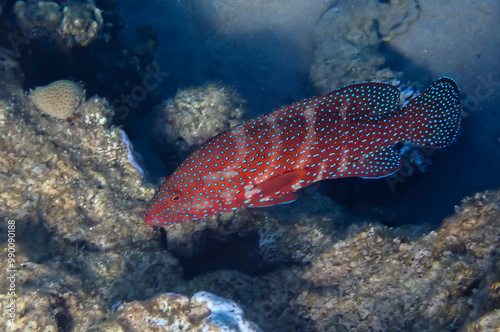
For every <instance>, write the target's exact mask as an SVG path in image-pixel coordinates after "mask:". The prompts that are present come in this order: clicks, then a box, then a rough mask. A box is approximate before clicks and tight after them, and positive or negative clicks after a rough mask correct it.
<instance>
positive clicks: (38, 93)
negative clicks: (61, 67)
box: [30, 80, 85, 119]
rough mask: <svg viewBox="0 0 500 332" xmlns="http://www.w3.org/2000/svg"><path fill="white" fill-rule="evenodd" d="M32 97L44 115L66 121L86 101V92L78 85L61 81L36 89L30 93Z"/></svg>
mask: <svg viewBox="0 0 500 332" xmlns="http://www.w3.org/2000/svg"><path fill="white" fill-rule="evenodd" d="M30 97H31V100H32V101H33V103H34V104H35V105H36V107H37V108H38V109H39V110H40V111H42V112H43V113H45V114H48V115H50V116H53V117H55V118H59V119H66V118H69V117H70V116H72V115H73V113H74V112H75V110H76V108H77V107H78V105H79V104H80V102H81V101H82V99H85V92H84V91H83V88H82V87H81V85H80V84H78V83H75V82H73V81H70V80H59V81H55V82H52V83H50V84H49V85H46V86H39V87H37V88H35V89H34V90H32V91H30Z"/></svg>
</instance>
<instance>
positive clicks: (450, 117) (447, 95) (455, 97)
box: [400, 77, 462, 148]
mask: <svg viewBox="0 0 500 332" xmlns="http://www.w3.org/2000/svg"><path fill="white" fill-rule="evenodd" d="M401 111H402V112H401V116H402V118H401V119H400V121H401V125H402V127H403V128H404V129H405V130H406V132H407V139H405V141H409V142H411V143H414V144H417V145H421V146H426V147H436V148H442V147H445V146H447V145H449V144H450V143H452V142H453V140H454V139H455V137H456V135H457V132H458V128H459V126H460V113H461V111H462V105H461V103H460V92H459V91H458V87H457V84H456V83H455V81H454V80H453V79H451V78H449V77H442V78H440V79H439V80H438V81H436V82H435V83H434V84H432V85H431V86H430V87H429V88H428V89H427V90H425V91H424V92H423V93H421V94H420V95H418V96H417V97H416V98H415V99H413V100H412V101H410V102H409V103H408V104H407V105H406V106H405V107H404V108H403V109H402V110H401Z"/></svg>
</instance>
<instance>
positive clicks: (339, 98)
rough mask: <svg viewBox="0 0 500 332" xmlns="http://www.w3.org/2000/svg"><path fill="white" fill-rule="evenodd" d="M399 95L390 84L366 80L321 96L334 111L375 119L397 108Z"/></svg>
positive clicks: (350, 115)
mask: <svg viewBox="0 0 500 332" xmlns="http://www.w3.org/2000/svg"><path fill="white" fill-rule="evenodd" d="M400 95H401V92H400V91H399V89H398V88H396V87H395V86H392V85H390V84H384V83H377V82H366V83H358V84H352V85H348V86H346V87H343V88H340V89H337V90H334V91H332V92H330V93H329V94H327V95H324V96H323V98H324V100H325V101H327V102H328V106H327V107H330V108H331V109H332V110H333V111H335V112H339V113H342V114H345V115H346V116H348V117H350V118H355V119H365V120H373V121H376V120H378V119H379V118H380V117H381V116H384V115H387V114H388V113H391V112H394V111H396V110H397V107H398V105H399V98H400Z"/></svg>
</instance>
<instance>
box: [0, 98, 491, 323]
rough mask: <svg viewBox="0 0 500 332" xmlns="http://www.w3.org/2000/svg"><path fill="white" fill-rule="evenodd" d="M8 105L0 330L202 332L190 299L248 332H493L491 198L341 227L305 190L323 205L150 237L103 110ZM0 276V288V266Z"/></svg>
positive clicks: (4, 113)
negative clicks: (421, 222)
mask: <svg viewBox="0 0 500 332" xmlns="http://www.w3.org/2000/svg"><path fill="white" fill-rule="evenodd" d="M12 94H13V95H14V96H15V97H14V98H13V99H12V100H10V101H6V100H2V102H1V104H0V105H1V107H0V120H1V121H0V137H1V141H0V143H1V149H0V151H1V153H2V158H1V160H2V164H1V169H0V177H1V179H0V185H1V186H2V187H1V189H0V199H1V203H0V207H1V209H2V210H1V213H0V215H1V218H2V220H1V224H0V225H1V234H2V242H1V245H0V247H1V252H2V255H4V257H6V256H5V255H6V254H7V251H8V243H7V241H6V237H5V236H4V234H7V224H8V220H15V221H16V223H15V225H16V240H17V242H16V264H15V269H16V270H17V271H18V272H17V275H16V293H17V297H16V304H17V311H16V318H15V320H14V321H15V323H11V322H9V321H8V320H7V316H2V318H1V321H0V326H2V327H5V328H6V329H7V330H17V329H25V328H33V329H39V330H43V329H46V328H47V329H49V330H50V329H74V330H95V331H97V330H103V329H104V330H106V329H118V330H120V329H121V330H127V329H128V328H130V327H131V326H137V327H141V328H143V329H144V330H156V329H158V328H160V327H159V326H163V324H166V325H165V326H168V327H169V328H170V329H171V330H172V331H186V330H189V328H188V327H193V328H196V326H198V327H199V328H201V326H208V325H206V324H210V322H213V320H212V319H208V320H204V319H205V318H206V317H209V316H210V315H214V310H215V309H213V307H212V309H211V307H210V306H205V305H203V304H199V305H194V304H193V303H194V302H193V299H192V300H189V298H190V296H191V295H193V294H195V293H197V292H199V291H201V290H204V291H208V292H210V293H212V294H214V295H215V296H217V297H222V298H225V299H229V300H231V301H233V302H235V303H237V304H238V306H239V307H240V308H241V309H242V310H243V312H244V313H245V321H246V319H248V320H250V321H253V322H255V323H256V324H257V325H258V326H259V328H261V329H262V330H274V331H289V330H307V331H323V330H326V329H333V330H335V331H343V330H350V329H355V330H367V331H375V330H388V329H401V330H413V331H422V330H424V329H425V330H428V331H442V330H444V329H449V328H461V327H465V326H466V325H467V324H469V326H472V327H474V328H477V326H487V324H488V326H491V325H492V324H493V323H492V321H494V319H493V318H491V317H495V315H496V314H495V312H496V311H495V309H497V308H499V306H500V300H499V297H498V296H497V290H496V289H497V288H498V287H497V286H495V285H497V283H498V277H499V275H498V274H499V272H498V268H497V263H498V255H497V253H498V251H499V249H500V241H498V237H499V233H498V229H500V193H499V192H486V193H483V194H477V195H476V196H474V197H472V198H467V199H465V200H464V202H463V203H462V205H461V207H459V208H457V211H456V213H455V215H454V216H452V217H450V218H448V219H447V220H445V222H444V223H443V225H442V226H441V227H440V228H439V229H437V230H436V231H433V232H431V233H429V234H426V235H422V234H421V233H420V232H418V231H416V230H411V229H410V230H406V231H405V229H391V228H388V227H385V226H380V225H378V224H377V223H376V221H373V224H368V223H366V222H358V223H355V224H353V221H354V219H353V218H352V217H351V216H350V215H349V214H347V213H346V212H345V211H343V210H342V209H341V208H340V206H337V205H335V204H333V203H332V202H330V201H329V200H328V199H326V198H323V197H322V195H321V194H319V193H317V192H314V191H308V192H306V193H305V196H306V197H305V198H304V199H305V200H309V199H310V201H306V202H307V203H305V204H306V205H315V204H325V206H329V209H323V208H321V207H319V208H318V209H317V210H316V212H315V213H312V212H311V210H307V209H305V208H301V210H302V213H303V214H302V215H301V217H300V218H297V219H295V220H293V221H290V222H288V223H287V224H286V223H283V222H279V221H278V219H276V217H275V216H273V215H272V214H270V212H269V210H270V209H267V210H266V209H262V210H247V211H241V212H238V213H234V214H226V215H223V216H214V217H212V218H207V219H206V220H202V221H200V222H199V223H194V224H183V225H174V226H172V227H168V228H165V229H164V231H160V232H158V231H155V230H154V228H152V227H148V226H145V225H144V224H142V220H141V214H142V209H143V207H144V205H145V203H146V200H147V199H149V197H150V196H152V194H153V188H151V187H150V186H148V185H147V184H146V183H145V182H144V180H143V179H142V178H141V176H140V172H139V170H138V169H137V168H136V167H135V166H134V165H135V164H134V162H133V161H132V160H130V153H129V151H128V147H127V145H126V144H125V142H124V141H123V137H122V133H121V131H120V130H119V129H117V128H116V127H113V126H111V125H109V122H108V118H109V116H110V112H111V110H110V109H109V107H108V106H107V104H106V102H104V101H103V100H102V99H100V98H98V97H92V98H90V99H89V100H88V101H86V102H85V103H83V104H82V105H80V106H79V107H78V109H77V110H76V112H75V117H73V118H72V119H70V120H60V119H54V118H51V117H48V116H46V115H43V114H41V113H40V112H38V110H35V109H34V108H33V107H32V104H31V103H29V102H28V97H27V96H26V95H25V94H23V93H22V92H21V91H17V92H15V91H13V92H12ZM308 196H310V197H308ZM289 209H290V208H289ZM290 211H293V210H290ZM348 225H351V226H348ZM346 227H348V228H346ZM0 277H1V278H0V280H1V281H0V287H1V289H2V290H5V289H7V288H8V280H7V279H6V277H7V272H6V270H5V269H2V270H1V271H0ZM164 293H175V294H174V295H172V294H166V295H165V294H164ZM3 294H6V293H3ZM162 294H163V295H162ZM195 298H196V296H195ZM8 301H9V298H8V297H7V296H4V297H2V298H1V299H0V303H1V308H0V309H1V310H2V311H4V310H5V309H6V306H7V304H8ZM165 303H167V304H165ZM193 305H194V306H195V307H196V308H195V307H193ZM169 308H171V309H169ZM238 317H240V318H238V319H237V321H238V320H241V319H243V318H241V317H242V316H238ZM104 320H105V321H104ZM183 322H187V323H183ZM189 324H190V325H189ZM204 324H205V325H204ZM248 324H250V323H248ZM248 326H254V325H251V324H250V325H248ZM162 328H163V327H162ZM253 328H254V329H255V330H257V329H258V328H257V327H253ZM234 330H242V329H241V328H235V329H234Z"/></svg>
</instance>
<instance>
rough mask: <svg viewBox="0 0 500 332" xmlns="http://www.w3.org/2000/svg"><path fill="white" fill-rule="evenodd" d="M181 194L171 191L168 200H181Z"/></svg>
mask: <svg viewBox="0 0 500 332" xmlns="http://www.w3.org/2000/svg"><path fill="white" fill-rule="evenodd" d="M181 198H182V197H181V194H180V193H173V194H172V196H170V201H171V202H179V201H180V200H181Z"/></svg>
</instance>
